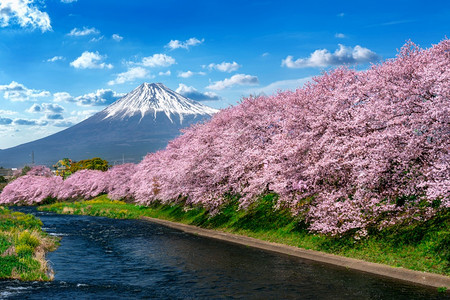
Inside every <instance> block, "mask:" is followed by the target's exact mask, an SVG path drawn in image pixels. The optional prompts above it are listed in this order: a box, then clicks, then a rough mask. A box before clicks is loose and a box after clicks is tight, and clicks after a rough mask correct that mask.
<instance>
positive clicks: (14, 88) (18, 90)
mask: <svg viewBox="0 0 450 300" xmlns="http://www.w3.org/2000/svg"><path fill="white" fill-rule="evenodd" d="M0 92H4V93H3V97H4V98H5V99H9V100H11V101H28V100H36V99H37V98H41V97H48V96H50V92H48V91H40V90H33V89H29V88H27V87H25V86H24V85H23V84H20V83H17V82H15V81H12V82H11V83H10V84H8V85H0Z"/></svg>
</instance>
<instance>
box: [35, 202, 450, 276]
mask: <svg viewBox="0 0 450 300" xmlns="http://www.w3.org/2000/svg"><path fill="white" fill-rule="evenodd" d="M237 200H238V199H237V197H229V199H228V202H227V204H226V205H224V206H223V207H221V209H220V212H219V213H218V214H216V215H214V216H211V215H210V214H209V213H208V212H207V211H206V210H205V209H204V208H202V207H198V206H190V205H185V204H184V203H182V202H181V203H178V204H170V205H163V204H160V203H154V204H152V205H151V206H149V207H146V206H139V205H134V204H129V203H125V202H121V201H112V200H109V199H108V198H107V197H106V196H105V195H103V196H99V197H97V198H95V199H93V200H90V201H81V202H72V203H55V204H52V205H47V206H42V207H40V208H39V209H40V210H46V211H53V212H57V213H66V214H85V215H93V216H104V217H109V218H117V219H138V218H141V217H142V216H148V217H153V218H160V219H165V220H170V221H175V222H180V223H184V224H190V225H195V226H199V227H203V228H209V229H216V230H221V231H226V232H231V233H236V234H241V235H245V236H250V237H254V238H257V239H261V240H266V241H271V242H276V243H281V244H287V245H291V246H296V247H300V248H304V249H312V250H317V251H323V252H327V253H332V254H337V255H342V256H346V257H353V258H359V259H363V260H365V261H371V262H376V263H382V264H387V265H391V266H395V267H402V268H407V269H412V270H418V271H425V272H432V273H438V274H444V275H450V267H449V266H450V264H449V261H450V253H449V249H448V248H449V247H448V245H449V244H450V226H449V225H450V224H449V223H450V222H449V219H450V218H449V217H450V212H449V210H447V211H444V212H442V213H440V214H439V215H437V216H436V217H434V218H433V219H431V220H429V221H428V222H425V223H421V224H414V225H409V226H398V227H393V228H390V229H387V230H384V231H381V232H378V231H375V230H372V232H370V235H369V237H367V238H363V239H361V240H359V241H356V240H355V239H354V238H353V237H352V236H351V235H348V236H344V237H340V238H335V237H330V236H325V235H320V234H312V233H310V232H308V231H307V226H306V224H305V223H304V221H303V220H302V219H301V218H300V217H294V216H292V215H291V214H290V213H289V211H288V210H284V209H275V208H274V205H275V203H276V200H277V196H276V195H275V194H269V195H265V196H262V197H260V198H259V199H258V201H256V202H255V203H253V204H252V205H251V206H250V207H249V208H248V209H245V210H243V209H241V210H239V209H238V201H237Z"/></svg>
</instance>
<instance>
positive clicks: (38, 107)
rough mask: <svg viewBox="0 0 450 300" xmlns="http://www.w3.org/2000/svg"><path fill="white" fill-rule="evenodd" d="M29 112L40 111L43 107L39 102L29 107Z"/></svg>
mask: <svg viewBox="0 0 450 300" xmlns="http://www.w3.org/2000/svg"><path fill="white" fill-rule="evenodd" d="M27 112H29V113H39V112H42V107H41V106H40V105H39V104H36V103H35V104H33V105H32V106H31V107H30V108H29V109H27Z"/></svg>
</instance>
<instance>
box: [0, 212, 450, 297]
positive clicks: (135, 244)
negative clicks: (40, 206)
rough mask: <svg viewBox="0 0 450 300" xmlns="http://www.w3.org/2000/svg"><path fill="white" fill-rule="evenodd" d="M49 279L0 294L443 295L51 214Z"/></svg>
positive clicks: (152, 228) (120, 224)
mask: <svg viewBox="0 0 450 300" xmlns="http://www.w3.org/2000/svg"><path fill="white" fill-rule="evenodd" d="M16 209H17V210H20V211H23V212H26V213H33V214H35V215H36V216H37V217H39V218H40V219H41V220H42V222H43V223H44V229H45V230H46V231H47V232H48V233H50V234H52V235H57V236H61V237H62V240H61V246H60V247H59V248H58V249H57V250H56V251H54V252H51V253H49V254H48V255H47V259H48V260H49V261H50V262H51V266H52V268H53V269H54V270H55V279H54V281H52V282H19V281H17V280H6V281H0V298H1V299H142V298H144V299H228V298H230V299H234V298H238V299H408V300H409V299H442V298H443V297H445V296H446V295H448V294H446V295H443V294H439V293H438V292H437V290H436V289H435V288H426V287H422V286H416V285H412V284H408V283H404V282H401V281H396V280H392V279H387V278H382V277H379V276H374V275H370V274H365V273H362V272H355V271H350V270H346V269H343V268H338V267H333V266H329V265H325V264H321V263H317V262H312V261H308V260H303V259H300V258H295V257H290V256H287V255H281V254H276V253H271V252H267V251H263V250H259V249H253V248H249V247H246V246H241V245H235V244H231V243H226V242H222V241H216V240H212V239H208V238H203V237H198V236H195V235H190V234H186V233H183V232H181V231H178V230H176V229H171V228H167V227H164V226H161V225H158V224H153V223H150V222H147V221H143V220H113V219H107V218H100V217H89V216H71V215H57V214H53V213H47V212H38V211H36V210H35V208H30V207H21V208H16Z"/></svg>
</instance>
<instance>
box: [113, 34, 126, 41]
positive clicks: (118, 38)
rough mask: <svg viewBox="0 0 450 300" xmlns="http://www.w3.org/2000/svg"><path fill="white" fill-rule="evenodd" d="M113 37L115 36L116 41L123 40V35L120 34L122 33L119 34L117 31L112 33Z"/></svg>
mask: <svg viewBox="0 0 450 300" xmlns="http://www.w3.org/2000/svg"><path fill="white" fill-rule="evenodd" d="M112 38H113V40H115V41H116V42H120V41H121V40H123V36H120V35H118V34H116V33H114V34H113V35H112Z"/></svg>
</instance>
